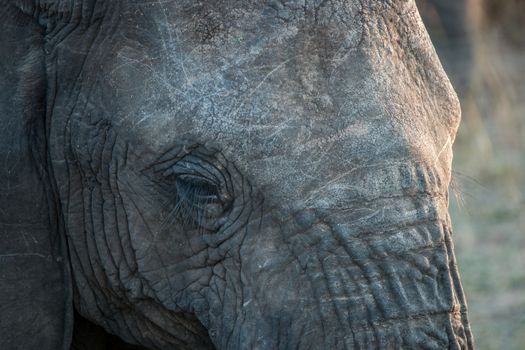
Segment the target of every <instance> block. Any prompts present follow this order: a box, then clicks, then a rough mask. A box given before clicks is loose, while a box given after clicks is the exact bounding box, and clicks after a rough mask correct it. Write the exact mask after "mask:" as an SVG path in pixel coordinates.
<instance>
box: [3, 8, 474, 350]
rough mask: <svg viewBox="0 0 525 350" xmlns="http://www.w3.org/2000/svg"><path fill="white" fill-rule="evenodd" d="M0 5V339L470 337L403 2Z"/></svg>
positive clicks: (435, 342)
mask: <svg viewBox="0 0 525 350" xmlns="http://www.w3.org/2000/svg"><path fill="white" fill-rule="evenodd" d="M0 11H1V12H0V18H1V22H0V23H2V24H1V28H2V30H1V31H0V48H1V49H0V56H1V57H0V74H1V77H2V79H0V84H1V88H0V118H1V123H0V125H1V127H0V133H1V137H0V140H1V147H0V149H1V151H0V152H1V153H0V160H1V161H0V164H1V166H0V171H1V176H0V181H1V183H2V191H1V199H0V229H1V235H2V236H1V237H2V241H1V243H0V305H1V306H0V308H1V309H0V324H1V326H2V327H1V328H0V348H2V349H46V350H47V349H53V350H55V349H70V348H71V349H105V348H107V349H119V348H120V349H261V350H264V349H361V348H382V349H393V348H417V349H445V348H450V349H459V348H461V349H472V348H474V343H473V337H472V334H471V329H470V323H469V320H468V314H467V304H466V300H465V296H464V292H463V288H462V285H461V280H460V276H459V270H458V266H457V263H456V258H455V254H454V245H453V241H452V225H451V220H450V217H449V214H448V185H449V183H450V179H451V161H452V144H453V142H454V139H455V135H456V132H457V129H458V126H459V122H460V106H459V102H458V98H457V96H456V93H455V92H454V90H453V88H452V86H451V84H450V82H449V80H448V78H447V76H446V74H445V73H444V71H443V68H442V67H441V65H440V63H439V60H438V58H437V56H436V53H435V51H434V49H433V47H432V44H431V42H430V39H429V37H428V35H427V33H426V31H425V28H424V26H423V24H422V22H421V18H420V16H419V14H418V11H417V8H416V5H415V2H414V1H413V0H384V1H377V0H346V1H342V0H311V1H303V0H301V1H299V0H289V1H282V0H263V1H261V0H258V1H255V0H243V1H238V0H217V1H190V0H176V1H175V0H162V1H161V0H155V1H153V0H141V1H138V0H111V1H109V0H6V1H4V4H3V5H2V9H1V10H0Z"/></svg>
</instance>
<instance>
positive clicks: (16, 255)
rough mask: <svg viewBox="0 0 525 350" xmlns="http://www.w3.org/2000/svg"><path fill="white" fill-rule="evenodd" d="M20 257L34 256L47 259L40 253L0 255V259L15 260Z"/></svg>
mask: <svg viewBox="0 0 525 350" xmlns="http://www.w3.org/2000/svg"><path fill="white" fill-rule="evenodd" d="M20 256H36V257H39V258H42V259H47V256H45V255H43V254H40V253H13V254H0V258H16V257H20Z"/></svg>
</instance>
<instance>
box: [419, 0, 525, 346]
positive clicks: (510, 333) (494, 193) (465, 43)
mask: <svg viewBox="0 0 525 350" xmlns="http://www.w3.org/2000/svg"><path fill="white" fill-rule="evenodd" d="M416 2H417V3H418V7H419V9H420V12H421V15H422V17H423V21H424V22H425V25H426V26H427V29H428V31H429V33H430V36H431V38H432V41H433V42H434V45H435V46H436V50H437V51H438V54H439V56H440V59H441V61H442V63H443V66H444V67H445V70H446V71H447V73H448V75H449V77H450V79H451V81H452V83H453V85H454V87H455V88H456V91H457V92H458V95H459V96H460V99H461V103H462V113H463V116H462V124H461V126H460V129H459V133H458V136H457V139H456V143H455V145H454V150H455V153H454V166H453V169H454V174H453V184H452V186H451V198H450V209H451V215H452V221H453V225H454V232H455V233H454V236H455V237H454V240H455V244H456V254H457V260H458V263H459V266H460V271H461V275H462V280H463V286H464V288H465V292H466V294H467V300H468V305H469V315H470V320H471V324H472V328H473V332H474V337H475V341H476V345H477V348H478V349H513V350H514V349H516V350H524V349H525V0H416Z"/></svg>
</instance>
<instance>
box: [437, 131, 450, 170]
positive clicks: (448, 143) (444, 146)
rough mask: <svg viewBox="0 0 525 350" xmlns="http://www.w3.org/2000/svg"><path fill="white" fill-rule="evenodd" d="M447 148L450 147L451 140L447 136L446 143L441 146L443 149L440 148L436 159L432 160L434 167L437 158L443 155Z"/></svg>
mask: <svg viewBox="0 0 525 350" xmlns="http://www.w3.org/2000/svg"><path fill="white" fill-rule="evenodd" d="M448 146H452V139H451V137H450V135H448V138H447V141H446V142H445V144H444V145H443V147H442V148H441V150H440V151H439V153H438V154H437V156H436V159H434V165H436V164H437V162H438V160H439V158H440V157H441V154H443V152H445V149H446V148H447V147H448Z"/></svg>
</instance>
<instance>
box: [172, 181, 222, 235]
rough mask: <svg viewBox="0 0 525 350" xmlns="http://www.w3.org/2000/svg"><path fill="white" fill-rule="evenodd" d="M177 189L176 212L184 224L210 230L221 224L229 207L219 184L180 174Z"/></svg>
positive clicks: (176, 183)
mask: <svg viewBox="0 0 525 350" xmlns="http://www.w3.org/2000/svg"><path fill="white" fill-rule="evenodd" d="M175 187H176V192H177V202H176V212H177V214H178V216H179V218H180V219H181V220H182V222H183V223H184V224H186V225H192V226H198V227H201V228H205V229H210V230H213V229H215V228H217V227H218V226H219V225H220V224H221V221H222V220H221V219H222V218H223V217H224V216H225V213H226V211H227V209H228V208H229V205H228V196H227V195H226V194H224V193H221V189H220V185H219V184H216V183H214V182H213V181H212V180H209V179H207V178H205V177H202V176H199V175H193V174H191V175H190V174H179V175H177V177H176V180H175Z"/></svg>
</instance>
